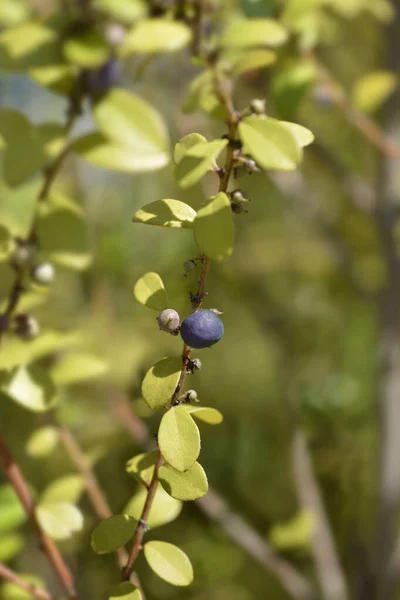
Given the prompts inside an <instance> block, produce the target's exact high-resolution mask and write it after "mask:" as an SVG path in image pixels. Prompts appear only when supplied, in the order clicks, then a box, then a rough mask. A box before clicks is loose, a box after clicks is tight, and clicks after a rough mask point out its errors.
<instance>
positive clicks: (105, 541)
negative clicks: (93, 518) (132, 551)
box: [92, 515, 137, 554]
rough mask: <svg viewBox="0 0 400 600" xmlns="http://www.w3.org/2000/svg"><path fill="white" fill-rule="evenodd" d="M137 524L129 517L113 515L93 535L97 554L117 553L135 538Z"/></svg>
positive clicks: (93, 546) (93, 544) (94, 548)
mask: <svg viewBox="0 0 400 600" xmlns="http://www.w3.org/2000/svg"><path fill="white" fill-rule="evenodd" d="M136 526H137V522H136V520H135V519H133V518H132V517H131V516H129V515H113V516H112V517H110V518H109V519H105V520H104V521H102V522H101V523H100V524H99V525H97V527H96V529H94V531H93V533H92V548H93V550H94V551H95V552H96V553H97V554H108V553H110V552H115V551H116V550H118V548H121V547H122V546H124V545H125V544H126V543H127V542H129V540H130V539H131V538H132V537H133V535H134V533H135V530H136Z"/></svg>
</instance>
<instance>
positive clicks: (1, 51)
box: [0, 21, 63, 71]
mask: <svg viewBox="0 0 400 600" xmlns="http://www.w3.org/2000/svg"><path fill="white" fill-rule="evenodd" d="M62 62H63V59H62V54H61V47H60V44H59V39H58V33H57V31H56V30H55V29H52V28H51V27H47V26H46V25H43V24H41V23H39V22H38V21H30V22H26V23H21V24H19V25H17V26H15V27H11V28H9V29H6V30H5V31H4V32H3V33H2V34H1V35H0V67H1V68H2V69H6V70H10V71H26V70H29V69H32V68H35V67H41V66H43V65H55V64H60V63H62Z"/></svg>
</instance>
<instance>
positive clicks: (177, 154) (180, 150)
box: [174, 133, 207, 164]
mask: <svg viewBox="0 0 400 600" xmlns="http://www.w3.org/2000/svg"><path fill="white" fill-rule="evenodd" d="M204 142H207V140H206V138H205V137H204V135H201V133H189V134H188V135H185V136H184V137H183V138H181V139H180V140H179V142H177V143H176V144H175V148H174V162H175V164H178V163H180V162H181V160H182V158H183V157H184V156H185V154H186V152H187V151H188V150H189V149H190V148H192V146H196V144H203V143H204Z"/></svg>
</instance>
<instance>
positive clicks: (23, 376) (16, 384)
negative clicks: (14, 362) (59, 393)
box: [1, 365, 56, 412]
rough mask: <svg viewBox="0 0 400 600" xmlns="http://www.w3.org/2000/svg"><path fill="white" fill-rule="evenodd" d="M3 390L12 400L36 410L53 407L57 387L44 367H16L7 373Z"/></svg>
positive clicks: (40, 410)
mask: <svg viewBox="0 0 400 600" xmlns="http://www.w3.org/2000/svg"><path fill="white" fill-rule="evenodd" d="M1 390H2V391H3V392H4V393H5V394H7V396H9V397H10V398H11V399H12V400H14V401H15V402H17V403H18V404H21V405H22V406H24V407H25V408H28V409H29V410H32V411H34V412H43V411H45V410H48V409H49V408H51V407H52V406H53V405H54V403H55V401H56V388H55V385H54V383H53V381H52V379H51V377H50V376H49V374H48V373H47V371H45V370H44V369H43V368H42V367H39V366H37V365H29V366H27V367H16V368H15V369H13V370H12V371H11V372H10V373H8V374H7V375H6V377H5V378H4V380H3V381H2V384H1Z"/></svg>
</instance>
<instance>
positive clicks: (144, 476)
mask: <svg viewBox="0 0 400 600" xmlns="http://www.w3.org/2000/svg"><path fill="white" fill-rule="evenodd" d="M157 456H158V452H157V451H156V450H155V451H154V452H146V453H144V454H138V455H137V456H134V457H133V458H130V459H129V460H128V461H127V463H126V465H125V470H126V472H127V473H128V475H130V477H132V478H133V479H136V480H137V481H140V482H141V483H144V485H146V484H149V483H150V481H151V478H152V477H153V472H154V465H155V464H156V460H157Z"/></svg>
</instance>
